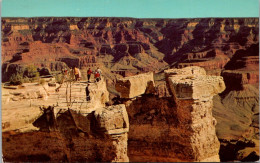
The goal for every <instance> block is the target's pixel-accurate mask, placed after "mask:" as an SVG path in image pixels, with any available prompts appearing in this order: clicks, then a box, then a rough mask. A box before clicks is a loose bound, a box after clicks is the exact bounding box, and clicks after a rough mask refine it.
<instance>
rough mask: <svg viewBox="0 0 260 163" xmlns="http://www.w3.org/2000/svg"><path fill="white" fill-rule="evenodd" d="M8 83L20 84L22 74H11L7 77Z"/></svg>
mask: <svg viewBox="0 0 260 163" xmlns="http://www.w3.org/2000/svg"><path fill="white" fill-rule="evenodd" d="M9 82H10V84H12V85H20V84H22V83H23V82H24V80H23V76H22V75H21V74H19V73H15V74H12V76H11V77H10V79H9Z"/></svg>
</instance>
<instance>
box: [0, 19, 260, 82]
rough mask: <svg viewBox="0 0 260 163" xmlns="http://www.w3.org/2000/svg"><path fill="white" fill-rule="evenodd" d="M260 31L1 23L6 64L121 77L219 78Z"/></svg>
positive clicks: (193, 23)
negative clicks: (184, 73)
mask: <svg viewBox="0 0 260 163" xmlns="http://www.w3.org/2000/svg"><path fill="white" fill-rule="evenodd" d="M258 27H259V25H258V19H257V18H204V19H200V18H194V19H134V18H2V63H5V64H18V65H23V64H31V63H34V64H37V65H41V66H50V65H49V64H47V65H42V63H44V62H51V63H53V64H56V62H57V61H61V62H65V63H66V64H67V65H68V66H77V67H80V68H86V67H98V66H101V67H103V68H104V69H109V70H111V71H113V72H117V74H123V75H125V74H129V75H134V74H136V73H138V72H148V71H160V70H162V69H165V67H167V66H169V65H170V66H173V67H179V68H182V67H186V66H201V67H204V68H205V69H206V70H207V71H209V72H210V73H212V74H218V75H219V73H220V72H219V71H220V70H222V69H223V68H224V67H225V65H226V64H228V63H229V62H231V60H234V59H235V58H233V56H234V54H235V53H236V52H237V51H240V50H247V49H249V48H250V47H251V46H255V45H256V46H257V45H258V42H259V40H258V36H259V31H258ZM256 51H257V49H256ZM254 60H255V59H254ZM232 62H233V61H232ZM251 62H252V59H248V62H246V64H251ZM7 67H8V66H7ZM49 68H50V67H49ZM215 69H217V70H215ZM57 70H59V68H57ZM2 71H7V70H6V69H5V68H3V70H2ZM130 72H131V73H130ZM10 73H12V72H10ZM4 79H5V80H8V77H6V78H4Z"/></svg>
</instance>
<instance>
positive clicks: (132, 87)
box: [115, 72, 154, 98]
mask: <svg viewBox="0 0 260 163" xmlns="http://www.w3.org/2000/svg"><path fill="white" fill-rule="evenodd" d="M115 87H116V90H117V91H118V92H120V93H121V98H133V97H136V96H140V95H142V94H144V93H149V92H150V91H152V90H153V89H154V80H153V73H152V72H149V73H145V74H141V75H136V76H133V77H126V78H122V79H119V80H117V82H116V85H115Z"/></svg>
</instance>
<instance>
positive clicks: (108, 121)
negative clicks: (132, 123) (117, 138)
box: [95, 104, 129, 134]
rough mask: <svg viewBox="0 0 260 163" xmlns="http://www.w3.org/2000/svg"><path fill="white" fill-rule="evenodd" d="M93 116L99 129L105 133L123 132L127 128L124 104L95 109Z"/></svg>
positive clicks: (126, 130)
mask: <svg viewBox="0 0 260 163" xmlns="http://www.w3.org/2000/svg"><path fill="white" fill-rule="evenodd" d="M95 118H96V120H97V123H98V127H99V129H100V130H101V131H104V132H105V133H107V134H123V133H126V132H128V130H129V120H128V115H127V112H126V108H125V105H124V104H120V105H113V106H108V107H105V108H103V109H97V110H96V111H95Z"/></svg>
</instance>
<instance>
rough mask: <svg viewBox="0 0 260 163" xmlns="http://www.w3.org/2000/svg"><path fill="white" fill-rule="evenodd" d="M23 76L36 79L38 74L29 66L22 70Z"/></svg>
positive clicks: (34, 68) (32, 66)
mask: <svg viewBox="0 0 260 163" xmlns="http://www.w3.org/2000/svg"><path fill="white" fill-rule="evenodd" d="M24 76H27V77H28V78H38V77H39V76H40V74H39V72H38V71H37V68H36V67H35V66H34V65H29V66H27V67H26V68H25V70H24Z"/></svg>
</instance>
